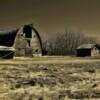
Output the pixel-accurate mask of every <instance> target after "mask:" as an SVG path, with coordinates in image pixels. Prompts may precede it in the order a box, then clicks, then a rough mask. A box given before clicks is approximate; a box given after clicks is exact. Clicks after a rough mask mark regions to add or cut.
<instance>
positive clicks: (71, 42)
mask: <svg viewBox="0 0 100 100" xmlns="http://www.w3.org/2000/svg"><path fill="white" fill-rule="evenodd" d="M97 42H98V40H97V38H95V37H89V36H86V35H84V34H82V33H79V32H71V31H69V32H68V31H66V32H65V33H63V34H61V33H58V34H57V35H56V36H53V38H50V39H48V40H46V41H43V53H44V55H45V54H46V55H75V54H76V48H77V47H78V46H79V45H81V44H84V43H85V44H86V43H97Z"/></svg>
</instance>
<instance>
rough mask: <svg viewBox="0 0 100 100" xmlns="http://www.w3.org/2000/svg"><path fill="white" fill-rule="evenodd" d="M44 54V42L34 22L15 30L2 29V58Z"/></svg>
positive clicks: (0, 37) (0, 49)
mask: <svg viewBox="0 0 100 100" xmlns="http://www.w3.org/2000/svg"><path fill="white" fill-rule="evenodd" d="M14 55H15V56H17V57H21V56H24V57H33V56H41V55H42V42H41V38H40V35H39V33H38V31H37V30H36V29H35V28H34V27H33V25H32V24H28V25H24V26H21V27H19V28H17V29H15V30H9V31H8V30H7V31H0V58H13V57H14Z"/></svg>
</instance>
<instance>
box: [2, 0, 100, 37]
mask: <svg viewBox="0 0 100 100" xmlns="http://www.w3.org/2000/svg"><path fill="white" fill-rule="evenodd" d="M26 23H34V26H35V27H36V28H37V29H38V31H39V32H40V33H41V34H42V35H44V36H49V35H53V34H54V33H55V32H64V31H65V30H66V29H68V30H73V31H79V32H83V33H84V34H87V35H93V36H98V35H99V34H100V0H0V28H8V27H17V26H20V25H23V24H26Z"/></svg>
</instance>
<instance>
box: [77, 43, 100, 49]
mask: <svg viewBox="0 0 100 100" xmlns="http://www.w3.org/2000/svg"><path fill="white" fill-rule="evenodd" d="M93 47H97V48H98V49H100V47H99V46H98V45H97V44H82V45H80V46H78V48H77V49H92V48H93Z"/></svg>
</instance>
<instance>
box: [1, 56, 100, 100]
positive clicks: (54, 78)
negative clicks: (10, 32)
mask: <svg viewBox="0 0 100 100" xmlns="http://www.w3.org/2000/svg"><path fill="white" fill-rule="evenodd" d="M77 99H78V100H100V59H99V58H77V57H40V58H38V57H35V58H15V59H13V60H0V100H77Z"/></svg>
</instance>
